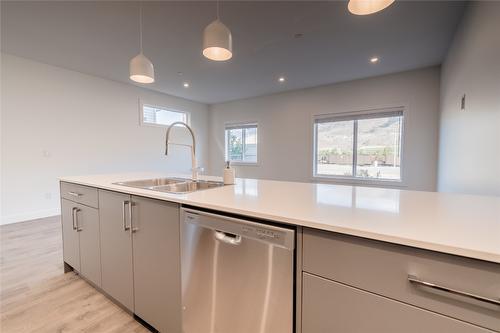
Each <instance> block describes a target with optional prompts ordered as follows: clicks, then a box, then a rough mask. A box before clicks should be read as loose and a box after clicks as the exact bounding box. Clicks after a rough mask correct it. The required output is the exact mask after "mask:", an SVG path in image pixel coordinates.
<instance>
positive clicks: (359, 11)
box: [347, 0, 394, 15]
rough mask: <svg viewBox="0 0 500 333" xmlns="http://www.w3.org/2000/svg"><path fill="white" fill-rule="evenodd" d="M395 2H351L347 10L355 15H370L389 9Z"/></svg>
mask: <svg viewBox="0 0 500 333" xmlns="http://www.w3.org/2000/svg"><path fill="white" fill-rule="evenodd" d="M393 2H394V0H349V4H348V5H347V9H349V11H350V12H351V13H353V14H355V15H369V14H373V13H376V12H379V11H381V10H383V9H385V8H387V7H389V6H390V5H392V3H393Z"/></svg>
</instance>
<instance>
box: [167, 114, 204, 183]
mask: <svg viewBox="0 0 500 333" xmlns="http://www.w3.org/2000/svg"><path fill="white" fill-rule="evenodd" d="M175 125H182V126H184V127H186V128H187V129H188V130H189V133H191V138H192V139H193V144H192V145H186V144H180V143H173V142H172V143H170V142H169V138H170V130H171V129H172V128H173V127H174V126H175ZM169 144H175V145H180V146H188V147H190V148H191V172H192V178H193V180H197V179H198V167H197V166H196V139H195V136H194V132H193V129H192V128H191V127H190V126H189V125H188V124H186V123H184V122H182V121H176V122H174V123H172V124H171V125H170V126H169V127H168V129H167V134H166V136H165V155H168V145H169Z"/></svg>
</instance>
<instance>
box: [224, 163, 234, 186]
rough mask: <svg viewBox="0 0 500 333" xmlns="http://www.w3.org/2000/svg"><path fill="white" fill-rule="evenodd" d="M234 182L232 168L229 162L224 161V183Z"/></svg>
mask: <svg viewBox="0 0 500 333" xmlns="http://www.w3.org/2000/svg"><path fill="white" fill-rule="evenodd" d="M233 184H234V169H233V168H231V163H230V162H229V161H226V167H225V168H224V185H233Z"/></svg>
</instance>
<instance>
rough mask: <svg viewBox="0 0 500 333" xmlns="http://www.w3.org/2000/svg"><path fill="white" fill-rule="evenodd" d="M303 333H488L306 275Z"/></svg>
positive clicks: (412, 307) (456, 321)
mask: <svg viewBox="0 0 500 333" xmlns="http://www.w3.org/2000/svg"><path fill="white" fill-rule="evenodd" d="M302 290H303V295H302V300H303V306H302V332H303V333H324V332H342V333H365V332H373V333H401V332H405V333H421V332H433V333H434V332H435V333H437V332H453V333H487V332H491V331H490V330H487V329H483V328H480V327H477V326H474V325H471V324H468V323H464V322H461V321H459V320H455V319H452V318H448V317H445V316H442V315H439V314H437V313H434V312H430V311H427V310H423V309H419V308H416V307H414V306H411V305H408V304H404V303H401V302H398V301H394V300H391V299H388V298H385V297H382V296H378V295H375V294H371V293H368V292H366V291H362V290H359V289H356V288H353V287H349V286H345V285H343V284H340V283H336V282H333V281H329V280H326V279H324V278H321V277H317V276H313V275H310V274H307V273H304V274H303V289H302Z"/></svg>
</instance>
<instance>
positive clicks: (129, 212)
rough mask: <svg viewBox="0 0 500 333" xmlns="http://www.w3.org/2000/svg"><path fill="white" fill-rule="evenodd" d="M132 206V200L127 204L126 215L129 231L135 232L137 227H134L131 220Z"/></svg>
mask: <svg viewBox="0 0 500 333" xmlns="http://www.w3.org/2000/svg"><path fill="white" fill-rule="evenodd" d="M133 206H134V202H133V201H130V202H129V204H128V215H129V218H130V233H131V234H132V233H134V232H137V231H138V230H139V228H134V223H133V222H132V207H133Z"/></svg>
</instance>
